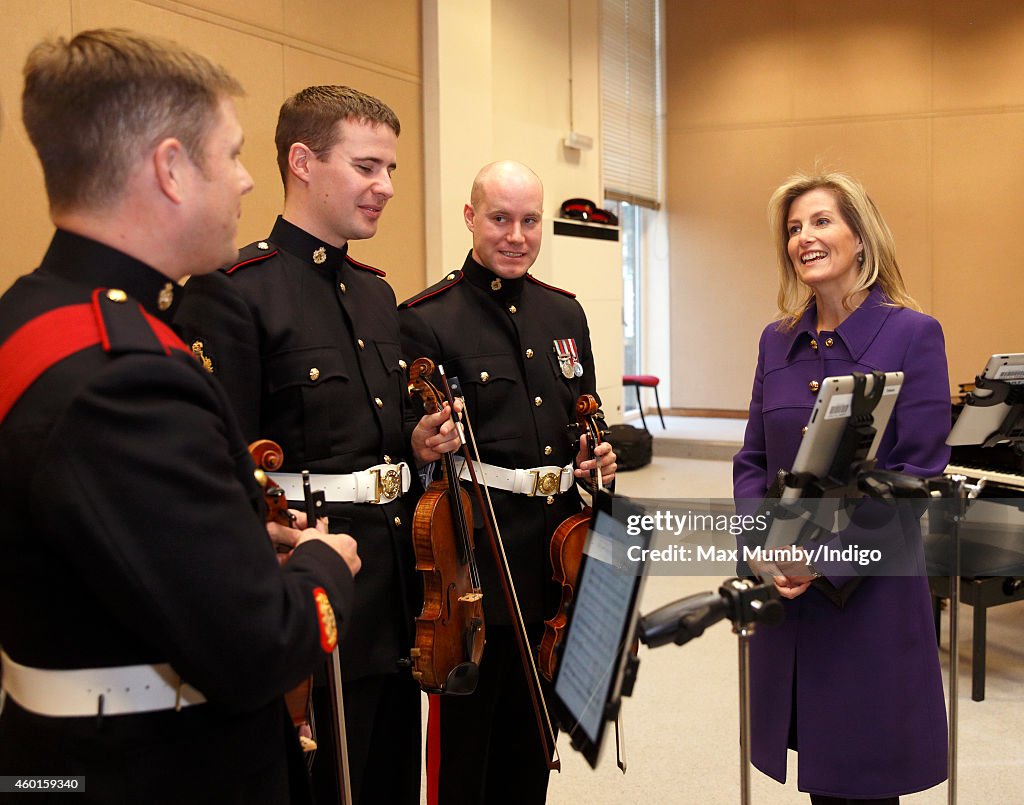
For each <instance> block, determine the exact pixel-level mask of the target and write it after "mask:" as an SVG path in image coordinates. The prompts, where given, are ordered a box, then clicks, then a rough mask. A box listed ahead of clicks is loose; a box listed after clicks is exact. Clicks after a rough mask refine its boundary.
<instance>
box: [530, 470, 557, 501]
mask: <svg viewBox="0 0 1024 805" xmlns="http://www.w3.org/2000/svg"><path fill="white" fill-rule="evenodd" d="M532 472H533V477H534V482H533V492H531V493H530V495H531V497H533V496H536V495H537V493H538V492H539V493H540V494H542V495H544V496H547V495H553V494H555V493H556V492H557V491H558V473H554V472H546V473H544V474H543V475H541V474H540V473H539V472H538V471H537V470H532Z"/></svg>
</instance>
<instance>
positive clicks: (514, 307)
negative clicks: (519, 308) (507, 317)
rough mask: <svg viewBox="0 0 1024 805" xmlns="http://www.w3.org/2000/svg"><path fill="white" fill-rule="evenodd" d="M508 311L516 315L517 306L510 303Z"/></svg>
mask: <svg viewBox="0 0 1024 805" xmlns="http://www.w3.org/2000/svg"><path fill="white" fill-rule="evenodd" d="M508 312H509V313H511V314H512V315H515V312H516V306H515V305H509V306H508Z"/></svg>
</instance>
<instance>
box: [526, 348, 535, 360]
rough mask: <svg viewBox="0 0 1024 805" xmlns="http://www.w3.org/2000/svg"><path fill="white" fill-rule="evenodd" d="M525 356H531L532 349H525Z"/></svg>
mask: <svg viewBox="0 0 1024 805" xmlns="http://www.w3.org/2000/svg"><path fill="white" fill-rule="evenodd" d="M526 357H527V358H532V357H533V350H532V349H528V350H526Z"/></svg>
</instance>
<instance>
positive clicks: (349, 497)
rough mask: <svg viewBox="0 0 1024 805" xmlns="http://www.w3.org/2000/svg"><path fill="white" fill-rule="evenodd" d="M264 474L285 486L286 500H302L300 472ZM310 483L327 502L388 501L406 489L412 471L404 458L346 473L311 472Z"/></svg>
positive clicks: (279, 484) (406, 490) (303, 497)
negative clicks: (322, 473) (321, 491)
mask: <svg viewBox="0 0 1024 805" xmlns="http://www.w3.org/2000/svg"><path fill="white" fill-rule="evenodd" d="M267 475H268V476H269V477H270V478H271V479H272V480H273V481H274V482H275V483H276V484H277V485H278V486H280V487H281V488H282V489H283V490H284V494H285V497H287V498H288V500H289V501H294V502H300V503H301V502H302V501H303V500H305V495H304V494H303V491H302V475H300V474H299V473H297V472H268V473H267ZM309 483H310V485H311V486H312V487H313V490H314V491H318V490H321V489H322V490H323V491H324V497H325V498H326V500H327V502H328V503H378V504H380V503H391V501H393V500H396V499H397V498H398V497H399V496H400V495H403V494H405V493H406V492H408V491H409V486H410V485H411V484H412V473H411V472H410V471H409V465H408V464H406V463H405V462H404V461H402V462H400V463H399V464H376V465H374V466H373V467H369V468H368V469H365V470H361V471H359V472H351V473H349V474H347V475H313V474H310V476H309Z"/></svg>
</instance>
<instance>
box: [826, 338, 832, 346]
mask: <svg viewBox="0 0 1024 805" xmlns="http://www.w3.org/2000/svg"><path fill="white" fill-rule="evenodd" d="M833 343H834V342H833V341H832V339H831V338H826V339H825V346H826V347H830V346H832V344H833Z"/></svg>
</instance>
